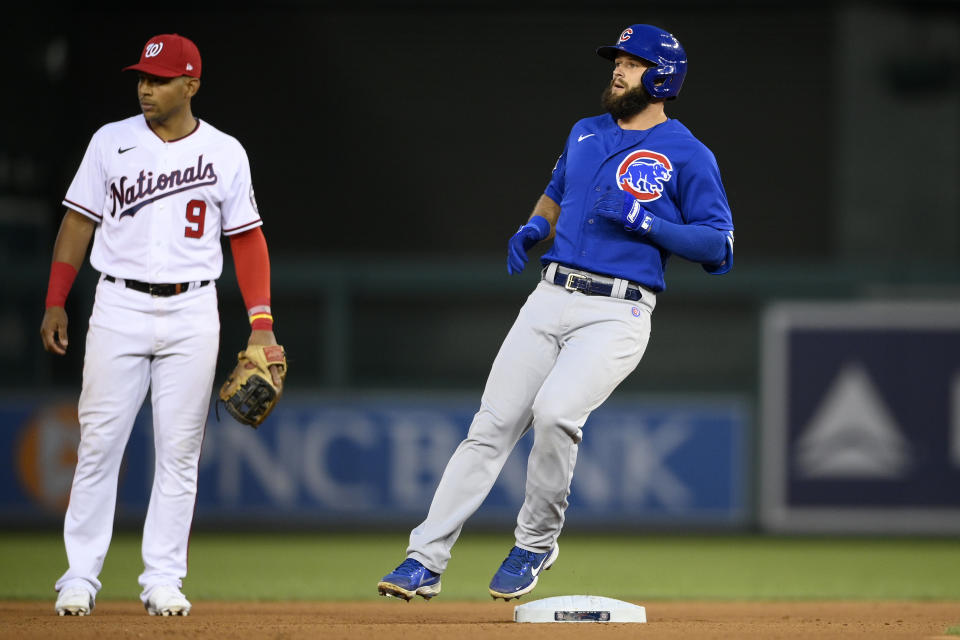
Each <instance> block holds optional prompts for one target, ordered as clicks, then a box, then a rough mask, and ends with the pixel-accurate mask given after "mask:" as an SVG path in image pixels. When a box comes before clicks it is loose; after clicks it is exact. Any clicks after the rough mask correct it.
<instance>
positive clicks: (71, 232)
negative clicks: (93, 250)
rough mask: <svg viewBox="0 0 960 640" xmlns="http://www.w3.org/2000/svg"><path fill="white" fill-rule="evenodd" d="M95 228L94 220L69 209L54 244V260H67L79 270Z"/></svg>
mask: <svg viewBox="0 0 960 640" xmlns="http://www.w3.org/2000/svg"><path fill="white" fill-rule="evenodd" d="M94 229H96V223H95V222H94V221H93V220H91V219H90V218H88V217H86V216H84V215H81V214H79V213H77V212H76V211H74V210H72V209H67V212H66V213H65V214H64V216H63V220H62V221H61V222H60V231H59V232H58V233H57V240H56V242H55V243H54V245H53V262H66V263H67V264H69V265H71V266H72V267H73V268H74V269H76V270H77V271H79V270H80V266H81V265H82V264H83V259H84V257H86V255H87V247H89V246H90V239H91V238H92V237H93V231H94Z"/></svg>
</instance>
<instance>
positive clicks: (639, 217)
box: [592, 189, 654, 236]
mask: <svg viewBox="0 0 960 640" xmlns="http://www.w3.org/2000/svg"><path fill="white" fill-rule="evenodd" d="M592 213H593V214H595V215H598V216H600V217H601V218H606V219H607V220H612V221H613V222H619V223H620V224H622V225H623V228H624V229H626V230H627V231H635V232H637V233H639V234H640V235H642V236H645V235H647V234H648V233H649V232H650V228H651V226H652V224H653V220H654V218H653V216H652V215H650V213H649V212H648V211H647V210H646V209H644V208H643V205H641V204H640V201H639V200H637V199H636V198H634V197H633V196H632V195H630V194H629V193H627V192H626V191H622V190H620V189H616V190H611V191H607V192H606V193H605V194H603V195H602V196H600V197H599V198H598V199H597V202H596V203H595V204H594V205H593V211H592Z"/></svg>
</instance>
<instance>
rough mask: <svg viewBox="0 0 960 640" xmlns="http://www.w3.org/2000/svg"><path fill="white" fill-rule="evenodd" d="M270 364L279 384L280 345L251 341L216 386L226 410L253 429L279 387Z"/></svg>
mask: <svg viewBox="0 0 960 640" xmlns="http://www.w3.org/2000/svg"><path fill="white" fill-rule="evenodd" d="M271 366H276V367H277V369H278V372H279V374H280V381H281V385H282V383H283V380H284V379H285V378H286V376H287V357H286V353H285V352H284V350H283V347H282V346H280V345H270V346H261V345H251V346H249V347H247V348H246V349H245V350H244V351H241V352H240V353H239V354H238V355H237V366H236V367H234V369H233V372H232V373H231V374H230V377H229V378H227V381H226V382H224V383H223V386H222V387H220V400H222V401H223V404H224V406H225V407H226V409H227V412H228V413H229V414H230V415H232V416H233V417H234V418H236V420H237V421H239V422H242V423H244V424H248V425H250V426H251V427H253V428H254V429H256V428H257V427H259V426H260V423H261V422H263V421H264V419H266V417H267V416H268V415H270V412H271V411H272V410H273V408H274V407H275V406H276V405H277V401H278V400H279V399H280V394H281V393H282V391H283V388H282V386H281V387H279V388H278V387H277V385H275V384H274V383H273V376H272V375H271V374H270V367H271Z"/></svg>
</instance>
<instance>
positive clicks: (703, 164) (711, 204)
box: [679, 148, 733, 231]
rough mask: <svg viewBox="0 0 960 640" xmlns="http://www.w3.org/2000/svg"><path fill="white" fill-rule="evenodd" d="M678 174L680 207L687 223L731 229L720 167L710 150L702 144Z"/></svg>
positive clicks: (730, 218)
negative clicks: (702, 146)
mask: <svg viewBox="0 0 960 640" xmlns="http://www.w3.org/2000/svg"><path fill="white" fill-rule="evenodd" d="M679 178H680V184H679V189H680V211H682V212H683V213H682V215H683V221H684V222H685V223H686V224H703V225H707V226H708V227H713V228H714V229H719V230H720V231H729V230H732V229H733V216H732V214H731V213H730V205H729V204H728V203H727V192H726V191H725V190H724V188H723V182H722V181H721V180H720V168H719V167H717V161H716V159H715V158H714V157H713V154H712V153H710V151H708V150H707V149H706V148H701V149H700V151H699V152H698V153H696V154H694V155H693V157H691V159H690V161H689V162H688V163H687V164H686V166H685V167H684V170H683V171H682V172H681V173H680V176H679Z"/></svg>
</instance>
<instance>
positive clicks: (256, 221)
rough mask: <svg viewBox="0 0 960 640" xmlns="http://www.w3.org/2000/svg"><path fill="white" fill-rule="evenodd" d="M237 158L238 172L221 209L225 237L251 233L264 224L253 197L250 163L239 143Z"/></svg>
mask: <svg viewBox="0 0 960 640" xmlns="http://www.w3.org/2000/svg"><path fill="white" fill-rule="evenodd" d="M237 158H238V164H237V170H236V171H235V172H234V175H233V181H232V183H231V185H230V188H229V190H228V193H227V197H226V198H225V199H224V201H223V206H222V207H221V209H220V215H221V217H222V219H221V229H222V231H223V235H225V236H232V235H236V234H238V233H243V232H244V231H250V230H251V229H254V228H256V227H259V226H261V225H262V224H263V220H261V219H260V212H259V211H258V210H257V201H256V199H255V198H254V195H253V181H252V179H251V177H250V162H249V160H248V159H247V152H246V151H244V149H243V147H242V146H241V145H240V143H237Z"/></svg>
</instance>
